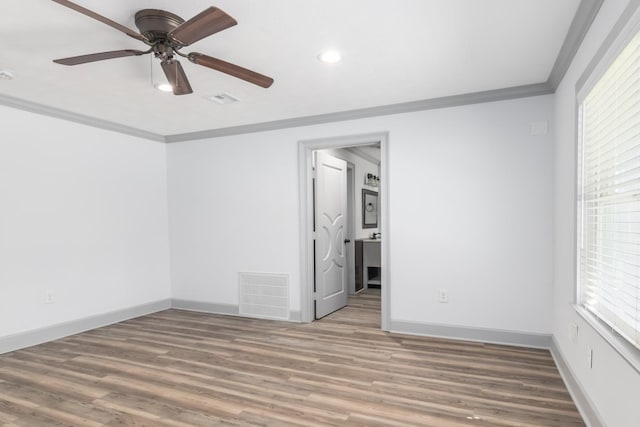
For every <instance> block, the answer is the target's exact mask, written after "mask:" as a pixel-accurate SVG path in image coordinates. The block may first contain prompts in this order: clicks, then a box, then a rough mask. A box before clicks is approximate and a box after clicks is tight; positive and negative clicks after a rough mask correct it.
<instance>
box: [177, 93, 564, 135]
mask: <svg viewBox="0 0 640 427" xmlns="http://www.w3.org/2000/svg"><path fill="white" fill-rule="evenodd" d="M552 93H554V88H552V87H551V86H550V85H549V84H548V83H546V82H545V83H536V84H530V85H524V86H515V87H508V88H504V89H495V90H487V91H482V92H473V93H465V94H462V95H453V96H443V97H441V98H430V99H423V100H419V101H412V102H403V103H400V104H390V105H381V106H377V107H370V108H359V109H356V110H348V111H339V112H336V113H327V114H318V115H315V116H303V117H295V118H293V119H284V120H275V121H272V122H263V123H255V124H249V125H240V126H232V127H228V128H220V129H210V130H204V131H199V132H190V133H182V134H176V135H167V136H166V138H165V139H166V142H168V143H171V142H182V141H194V140H198V139H209V138H219V137H223V136H230V135H243V134H247V133H255V132H265V131H271V130H278V129H290V128H296V127H301V126H311V125H318V124H324V123H335V122H341V121H346V120H357V119H366V118H369V117H379V116H388V115H392V114H403V113H411V112H414V111H425V110H436V109H440V108H450V107H458V106H461V105H472V104H481V103H485V102H495V101H504V100H508V99H516V98H528V97H531V96H539V95H549V94H552Z"/></svg>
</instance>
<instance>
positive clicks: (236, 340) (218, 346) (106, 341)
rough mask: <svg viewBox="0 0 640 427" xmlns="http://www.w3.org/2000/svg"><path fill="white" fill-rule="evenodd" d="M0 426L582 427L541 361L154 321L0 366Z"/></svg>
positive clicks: (220, 322)
mask: <svg viewBox="0 0 640 427" xmlns="http://www.w3.org/2000/svg"><path fill="white" fill-rule="evenodd" d="M0 425H1V426H3V427H4V426H29V427H31V426H88V427H89V426H91V427H94V426H127V425H129V426H135V425H140V426H176V427H185V426H207V427H209V426H221V427H232V426H236V427H237V426H274V427H299V426H305V427H306V426H347V427H352V426H367V427H376V426H403V427H405V426H433V427H463V426H491V427H511V426H523V427H534V426H535V427H566V426H584V423H583V421H582V419H581V417H580V415H579V413H578V412H577V410H576V407H575V405H574V403H573V402H572V400H571V397H570V396H569V393H568V392H567V390H566V388H565V386H564V383H563V382H562V379H561V377H560V375H559V373H558V370H557V368H556V367H555V364H554V362H553V359H552V358H551V355H550V353H549V352H548V351H546V350H541V349H529V348H519V347H512V346H501V345H496V344H483V343H477V342H464V341H452V340H447V339H443V338H426V337H419V336H410V335H401V334H389V333H384V332H382V331H381V330H380V291H379V290H368V291H365V292H363V293H360V294H359V295H358V296H355V297H352V298H350V300H349V305H348V307H346V308H344V309H342V310H339V311H337V312H335V313H332V314H331V315H329V316H327V317H326V318H324V319H322V320H321V321H317V322H313V323H310V324H296V323H289V322H277V321H265V320H260V319H247V318H240V317H233V316H218V315H211V314H206V313H199V312H188V311H181V310H166V311H162V312H158V313H154V314H151V315H148V316H143V317H140V318H136V319H131V320H128V321H126V322H121V323H118V324H115V325H111V326H107V327H104V328H99V329H95V330H92V331H88V332H85V333H82V334H78V335H74V336H70V337H66V338H64V339H60V340H57V341H53V342H50V343H46V344H42V345H39V346H35V347H31V348H28V349H24V350H19V351H15V352H12V353H7V354H4V355H0Z"/></svg>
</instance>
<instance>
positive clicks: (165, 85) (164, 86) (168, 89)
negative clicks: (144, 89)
mask: <svg viewBox="0 0 640 427" xmlns="http://www.w3.org/2000/svg"><path fill="white" fill-rule="evenodd" d="M153 87H155V88H156V89H158V90H159V91H161V92H173V88H172V87H171V85H170V84H169V83H160V84H155V85H153Z"/></svg>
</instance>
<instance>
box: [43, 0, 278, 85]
mask: <svg viewBox="0 0 640 427" xmlns="http://www.w3.org/2000/svg"><path fill="white" fill-rule="evenodd" d="M53 1H54V2H56V3H59V4H61V5H63V6H66V7H68V8H70V9H73V10H75V11H76V12H80V13H82V14H83V15H86V16H89V17H91V18H93V19H96V20H98V21H100V22H102V23H104V24H107V25H109V26H110V27H112V28H115V29H116V30H119V31H122V32H123V33H125V34H126V35H128V36H130V37H133V38H134V39H136V40H140V41H141V42H143V43H145V44H146V45H147V46H149V49H147V50H135V49H124V50H114V51H109V52H100V53H92V54H89V55H81V56H73V57H70V58H61V59H55V60H54V61H53V62H55V63H58V64H62V65H78V64H85V63H88V62H94V61H102V60H105V59H113V58H122V57H125V56H139V55H146V54H148V53H153V55H154V56H155V57H156V58H158V59H159V60H160V61H161V65H162V70H163V71H164V73H165V75H166V76H167V80H168V81H169V83H170V84H171V87H172V89H173V94H174V95H186V94H189V93H192V92H193V90H192V89H191V85H190V84H189V80H188V79H187V75H186V74H185V72H184V69H183V68H182V65H181V64H180V61H178V60H177V59H175V57H176V56H181V57H183V58H187V59H188V60H189V61H191V62H193V63H194V64H198V65H202V66H204V67H208V68H211V69H214V70H217V71H220V72H223V73H225V74H229V75H230V76H233V77H237V78H239V79H242V80H245V81H247V82H249V83H253V84H255V85H258V86H261V87H264V88H268V87H269V86H271V85H272V84H273V79H272V78H271V77H267V76H265V75H263V74H260V73H256V72H255V71H251V70H248V69H246V68H243V67H240V66H238V65H235V64H231V63H229V62H226V61H223V60H221V59H218V58H214V57H211V56H208V55H205V54H203V53H198V52H191V53H188V54H185V53H182V52H180V49H182V48H183V47H186V46H189V45H191V44H193V43H195V42H197V41H198V40H201V39H203V38H205V37H208V36H210V35H212V34H215V33H217V32H219V31H222V30H226V29H227V28H229V27H232V26H234V25H236V24H237V23H238V22H237V21H236V20H235V19H233V18H232V17H231V16H229V15H227V14H226V13H225V12H223V11H222V10H220V9H218V8H217V7H209V8H207V9H205V10H204V11H202V12H200V13H199V14H198V15H196V16H194V17H193V18H191V19H190V20H188V21H186V22H185V20H184V19H182V18H180V17H179V16H178V15H175V14H173V13H171V12H166V11H164V10H158V9H143V10H140V11H139V12H137V13H136V15H135V23H136V27H138V29H139V30H140V32H139V33H137V32H136V31H133V30H131V29H130V28H127V27H125V26H124V25H121V24H118V23H117V22H115V21H112V20H111V19H109V18H106V17H104V16H102V15H99V14H97V13H95V12H93V11H91V10H89V9H86V8H84V7H82V6H80V5H78V4H75V3H73V2H70V1H67V0H53Z"/></svg>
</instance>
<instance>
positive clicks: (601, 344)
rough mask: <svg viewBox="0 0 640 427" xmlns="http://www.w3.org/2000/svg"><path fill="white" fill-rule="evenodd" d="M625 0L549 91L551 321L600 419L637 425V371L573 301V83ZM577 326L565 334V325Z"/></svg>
mask: <svg viewBox="0 0 640 427" xmlns="http://www.w3.org/2000/svg"><path fill="white" fill-rule="evenodd" d="M628 3H629V1H627V0H607V1H605V2H604V4H603V6H602V8H601V10H600V12H599V14H598V16H597V18H596V20H595V21H594V23H593V25H592V27H591V30H590V31H589V33H588V35H587V37H586V38H585V40H584V42H583V44H582V46H581V47H580V50H579V51H578V53H577V55H576V57H575V59H574V61H573V63H572V65H571V67H570V68H569V70H568V72H567V74H566V76H565V78H564V79H563V80H562V83H561V84H560V86H559V88H558V90H557V92H556V97H555V117H556V118H555V121H556V123H557V126H556V129H555V130H556V131H555V153H554V154H555V156H554V157H555V209H554V236H555V245H554V258H555V271H554V272H555V274H554V282H555V287H554V303H555V304H554V324H553V331H554V337H555V339H556V342H557V344H558V346H559V349H560V351H561V353H562V354H563V356H564V358H565V359H566V360H567V362H568V363H569V365H570V368H571V370H572V371H573V373H574V375H575V376H576V377H577V379H578V381H579V383H580V384H581V385H582V387H583V389H584V390H585V391H586V393H587V395H588V396H589V398H590V399H591V400H592V401H593V404H594V405H595V407H596V409H597V411H598V412H599V413H600V415H601V417H602V419H603V421H604V422H605V423H606V425H609V426H615V427H627V426H628V427H637V426H639V425H640V415H638V409H637V406H638V401H639V398H640V374H638V372H637V371H635V370H634V369H632V368H631V366H630V365H629V364H627V362H626V361H624V360H623V359H622V358H621V357H620V356H619V355H618V354H617V353H616V352H615V351H614V350H613V349H612V348H611V347H610V346H609V345H608V344H607V343H606V342H605V341H604V340H603V339H602V338H601V337H600V335H598V334H597V333H596V332H595V331H594V330H593V329H592V328H591V327H590V326H589V325H588V324H587V323H586V322H584V321H583V319H582V318H581V317H580V316H578V315H577V313H576V311H575V309H574V308H573V304H575V283H576V278H575V234H574V233H575V218H574V210H575V200H576V193H575V164H576V161H575V150H576V145H575V144H576V135H575V127H576V121H575V120H576V97H575V84H576V82H577V80H578V79H579V78H580V76H581V74H582V73H583V72H584V70H585V68H586V66H587V64H588V63H589V62H590V61H591V59H592V58H593V57H594V55H595V53H596V51H597V50H598V48H599V47H600V46H601V44H602V42H603V41H604V39H605V38H606V36H607V35H608V33H609V32H610V30H611V29H612V27H613V25H614V24H615V22H616V21H617V19H618V18H619V17H620V15H621V13H622V11H623V10H624V8H625V6H626V5H627V4H628ZM572 323H573V324H577V325H578V327H579V333H578V339H577V340H576V342H575V343H574V342H571V340H570V339H569V333H568V330H569V325H570V324H572ZM588 347H591V348H593V360H594V361H593V369H588V368H587V362H586V361H587V348H588Z"/></svg>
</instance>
